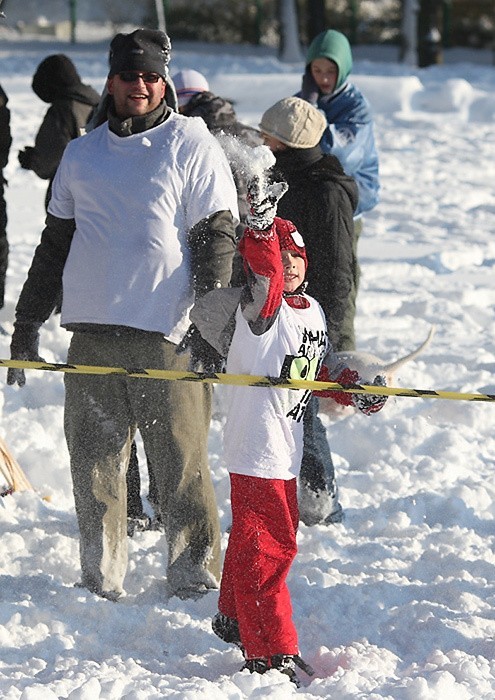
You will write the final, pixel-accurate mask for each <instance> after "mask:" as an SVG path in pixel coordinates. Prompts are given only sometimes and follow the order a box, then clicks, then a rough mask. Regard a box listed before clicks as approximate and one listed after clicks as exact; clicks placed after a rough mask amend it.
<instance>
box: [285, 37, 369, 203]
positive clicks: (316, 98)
mask: <svg viewBox="0 0 495 700" xmlns="http://www.w3.org/2000/svg"><path fill="white" fill-rule="evenodd" d="M315 58H327V59H328V60H329V61H333V62H334V63H336V65H337V68H338V77H337V83H336V86H335V90H334V91H333V93H332V94H331V95H324V94H323V93H321V92H320V91H319V90H318V85H317V84H316V82H315V80H314V78H313V76H312V75H311V62H312V61H314V60H315ZM351 70H352V51H351V46H350V44H349V41H348V40H347V38H346V37H345V36H344V34H342V33H341V32H338V31H336V30H335V29H328V30H327V31H325V32H321V34H318V36H317V37H315V38H314V39H313V41H312V42H311V44H310V46H309V48H308V51H307V56H306V70H305V73H304V76H303V81H302V89H301V91H300V92H299V93H297V96H298V97H302V98H303V99H305V100H307V101H308V102H310V103H311V104H313V105H314V106H315V107H317V108H318V109H319V110H321V111H322V112H323V113H324V114H325V117H326V120H327V123H328V127H327V129H325V131H324V133H323V136H322V139H321V142H320V146H321V148H322V150H323V152H324V153H332V154H333V155H334V156H337V158H338V159H339V160H340V162H341V164H342V167H343V168H344V171H345V173H346V174H347V175H351V176H352V177H354V179H355V180H356V183H357V186H358V190H359V202H358V206H357V209H356V213H355V215H356V216H359V215H360V214H362V213H363V212H366V211H370V210H371V209H373V207H375V206H376V204H377V203H378V201H379V192H380V181H379V172H378V153H377V150H376V145H375V137H374V131H373V118H372V115H371V108H370V106H369V103H368V101H367V100H366V98H365V97H364V95H363V94H362V92H361V91H360V90H359V89H358V88H357V87H356V86H355V85H353V84H352V83H351V82H349V81H348V80H347V78H348V76H349V74H350V72H351Z"/></svg>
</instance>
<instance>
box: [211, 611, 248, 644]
mask: <svg viewBox="0 0 495 700" xmlns="http://www.w3.org/2000/svg"><path fill="white" fill-rule="evenodd" d="M211 628H212V630H213V632H214V633H215V634H216V635H217V637H220V639H221V640H222V641H224V642H227V644H235V645H236V646H238V647H239V649H241V650H243V646H242V642H241V635H240V634H239V624H238V622H237V620H234V618H233V617H228V616H227V615H224V614H223V613H221V612H217V614H216V615H215V617H214V618H213V620H212V621H211Z"/></svg>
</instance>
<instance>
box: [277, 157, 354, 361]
mask: <svg viewBox="0 0 495 700" xmlns="http://www.w3.org/2000/svg"><path fill="white" fill-rule="evenodd" d="M275 157H276V161H277V162H276V166H275V174H281V175H282V176H283V178H284V179H285V180H286V181H287V183H288V184H289V189H288V190H287V192H286V193H285V195H284V196H283V197H282V199H281V200H280V202H279V204H278V210H277V214H278V216H281V217H282V218H284V219H289V220H290V221H292V222H293V223H294V224H295V225H296V226H297V228H298V230H299V232H300V233H301V235H302V237H303V238H304V242H305V244H306V251H307V256H308V275H307V281H308V294H310V295H311V296H313V297H315V299H316V300H317V301H319V302H320V304H321V306H322V308H323V311H324V312H325V316H326V318H327V325H328V333H329V337H330V342H331V343H332V345H333V347H334V348H338V347H339V342H338V340H339V328H340V325H341V323H342V320H343V318H344V314H345V311H346V308H347V299H348V297H349V294H350V293H351V291H352V289H353V285H354V279H355V277H354V268H355V267H356V265H357V260H356V258H355V255H354V253H353V246H352V242H353V235H354V234H353V231H354V224H353V214H354V210H355V208H356V205H357V202H358V189H357V185H356V182H355V180H354V179H353V178H352V177H349V176H348V175H346V174H345V173H344V171H343V169H342V166H341V165H340V163H339V161H338V160H337V158H335V157H334V156H332V155H329V154H325V155H323V154H322V152H321V149H320V147H319V146H316V147H315V148H310V149H293V148H289V149H287V150H284V151H278V152H276V153H275Z"/></svg>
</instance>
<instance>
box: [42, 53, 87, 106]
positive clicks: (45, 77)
mask: <svg viewBox="0 0 495 700" xmlns="http://www.w3.org/2000/svg"><path fill="white" fill-rule="evenodd" d="M80 82H81V78H80V76H79V73H78V72H77V70H76V67H75V65H74V64H73V63H72V61H71V60H70V58H69V57H68V56H66V55H65V54H63V53H57V54H54V55H53V56H48V57H47V58H45V59H44V60H43V61H41V63H40V64H39V66H38V68H37V69H36V72H35V74H34V76H33V82H32V83H31V87H32V88H33V91H34V92H35V93H36V95H38V97H39V98H40V100H43V102H53V100H54V99H55V98H57V97H63V96H64V95H65V94H66V93H67V88H70V87H72V86H74V85H79V84H80Z"/></svg>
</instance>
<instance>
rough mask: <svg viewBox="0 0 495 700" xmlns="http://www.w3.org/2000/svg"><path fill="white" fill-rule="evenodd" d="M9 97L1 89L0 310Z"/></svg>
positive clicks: (5, 247)
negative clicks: (4, 171) (4, 172)
mask: <svg viewBox="0 0 495 700" xmlns="http://www.w3.org/2000/svg"><path fill="white" fill-rule="evenodd" d="M7 102H8V97H7V95H6V94H5V92H4V91H3V89H2V87H0V309H2V308H3V305H4V302H5V278H6V276H7V265H8V262H9V243H8V240H7V204H6V202H5V185H6V184H7V181H6V180H5V178H4V175H3V169H4V168H5V167H6V165H7V163H8V160H9V152H10V146H11V145H12V135H11V133H10V110H9V108H8V107H7Z"/></svg>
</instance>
